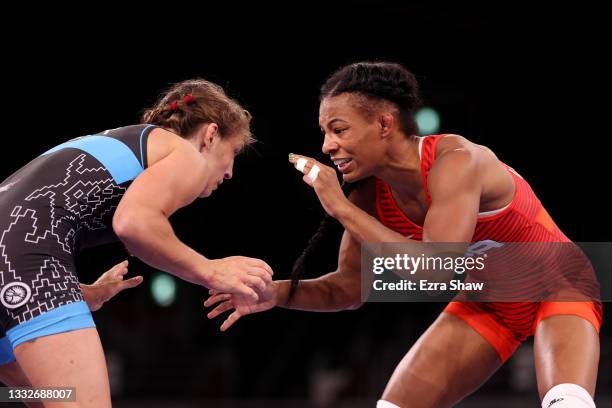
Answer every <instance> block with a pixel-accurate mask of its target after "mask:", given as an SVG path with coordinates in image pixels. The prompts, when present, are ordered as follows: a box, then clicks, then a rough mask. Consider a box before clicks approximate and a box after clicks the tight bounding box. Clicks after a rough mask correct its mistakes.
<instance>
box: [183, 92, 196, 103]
mask: <svg viewBox="0 0 612 408" xmlns="http://www.w3.org/2000/svg"><path fill="white" fill-rule="evenodd" d="M183 100H184V101H185V105H191V104H194V103H195V98H194V97H193V95H191V94H187V95H185V96H184V97H183Z"/></svg>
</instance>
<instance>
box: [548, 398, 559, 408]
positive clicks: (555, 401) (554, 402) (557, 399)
mask: <svg viewBox="0 0 612 408" xmlns="http://www.w3.org/2000/svg"><path fill="white" fill-rule="evenodd" d="M561 401H563V398H555V399H554V400H552V401H550V404H548V408H550V407H551V406H552V405H553V404H556V403H557V402H561Z"/></svg>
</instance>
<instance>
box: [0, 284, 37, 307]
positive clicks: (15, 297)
mask: <svg viewBox="0 0 612 408" xmlns="http://www.w3.org/2000/svg"><path fill="white" fill-rule="evenodd" d="M31 296H32V290H31V289H30V287H29V286H28V285H26V284H25V283H23V282H11V283H9V284H8V285H6V286H4V287H3V288H2V291H0V302H2V304H3V305H4V306H5V307H7V308H9V309H15V308H17V307H19V306H23V305H25V304H26V303H27V302H28V300H30V297H31Z"/></svg>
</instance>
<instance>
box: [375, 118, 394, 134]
mask: <svg viewBox="0 0 612 408" xmlns="http://www.w3.org/2000/svg"><path fill="white" fill-rule="evenodd" d="M378 123H379V125H380V135H381V137H383V138H384V137H387V136H389V135H390V134H391V129H392V128H393V125H394V124H395V117H394V116H393V114H391V113H382V114H381V115H380V116H379V118H378Z"/></svg>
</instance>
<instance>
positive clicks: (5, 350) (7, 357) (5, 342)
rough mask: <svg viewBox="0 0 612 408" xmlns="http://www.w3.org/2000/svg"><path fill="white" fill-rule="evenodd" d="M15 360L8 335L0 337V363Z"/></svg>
mask: <svg viewBox="0 0 612 408" xmlns="http://www.w3.org/2000/svg"><path fill="white" fill-rule="evenodd" d="M13 361H15V354H13V347H11V342H10V341H9V338H8V336H6V335H5V336H4V337H2V338H1V339H0V364H8V363H10V362H13Z"/></svg>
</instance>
